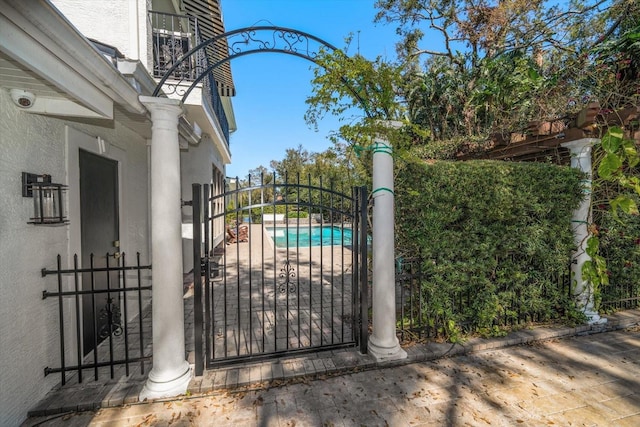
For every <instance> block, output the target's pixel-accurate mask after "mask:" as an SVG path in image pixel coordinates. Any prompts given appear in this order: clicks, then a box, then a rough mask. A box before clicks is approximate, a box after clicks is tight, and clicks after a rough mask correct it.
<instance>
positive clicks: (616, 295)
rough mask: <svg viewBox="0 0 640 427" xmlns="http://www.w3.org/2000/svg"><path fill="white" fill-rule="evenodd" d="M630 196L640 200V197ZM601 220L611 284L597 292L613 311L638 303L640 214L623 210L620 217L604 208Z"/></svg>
mask: <svg viewBox="0 0 640 427" xmlns="http://www.w3.org/2000/svg"><path fill="white" fill-rule="evenodd" d="M630 196H631V197H633V198H634V199H635V201H636V203H638V204H640V198H638V197H637V196H633V195H630ZM597 221H598V232H599V236H598V237H599V239H600V253H601V255H602V256H603V257H604V258H605V259H606V260H607V271H608V274H609V285H607V286H603V287H602V288H601V289H600V295H597V298H599V299H601V302H602V307H601V308H602V310H603V311H605V312H611V311H615V310H618V309H624V308H634V307H637V306H638V301H637V299H634V298H637V297H638V296H640V216H638V215H627V214H620V215H619V219H618V220H616V219H615V218H613V216H612V215H611V213H610V212H608V211H600V212H599V214H598V215H597ZM625 300H626V301H625ZM597 302H600V301H597Z"/></svg>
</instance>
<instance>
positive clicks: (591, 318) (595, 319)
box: [584, 311, 607, 325]
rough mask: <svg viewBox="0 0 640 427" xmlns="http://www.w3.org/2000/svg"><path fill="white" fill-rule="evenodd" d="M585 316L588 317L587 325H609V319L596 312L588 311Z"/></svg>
mask: <svg viewBox="0 0 640 427" xmlns="http://www.w3.org/2000/svg"><path fill="white" fill-rule="evenodd" d="M584 314H585V315H586V316H587V323H588V324H590V325H604V324H605V323H607V319H606V318H605V317H600V315H599V314H598V312H596V311H592V312H589V311H587V312H585V313H584Z"/></svg>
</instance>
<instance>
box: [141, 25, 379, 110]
mask: <svg viewBox="0 0 640 427" xmlns="http://www.w3.org/2000/svg"><path fill="white" fill-rule="evenodd" d="M262 33H267V34H266V36H263V37H261V35H262ZM269 36H270V37H269ZM222 39H226V40H227V46H228V51H227V52H226V56H223V57H222V59H220V60H218V61H217V62H215V63H213V64H209V63H208V62H206V63H207V66H206V67H202V66H201V65H198V62H196V64H197V65H196V67H195V70H196V75H195V79H194V80H193V81H191V84H190V85H189V87H188V88H187V89H186V90H185V92H184V94H183V95H182V102H185V100H186V99H187V97H188V96H189V94H190V93H191V91H192V90H193V88H194V87H196V85H198V83H200V82H201V81H202V79H204V78H205V77H207V76H208V75H210V74H211V72H212V71H213V70H214V69H216V68H217V67H219V66H220V65H222V64H224V63H226V62H229V61H231V60H232V59H234V58H239V57H241V56H245V55H249V54H253V53H267V52H275V53H284V54H287V55H293V56H298V57H300V58H304V59H307V60H309V61H311V62H314V63H315V64H318V65H320V64H319V63H318V61H317V59H316V58H317V56H318V54H319V52H320V49H321V48H322V47H324V48H327V49H329V50H331V51H336V50H338V48H336V47H335V46H333V45H332V44H330V43H328V42H326V41H324V40H322V39H320V38H318V37H316V36H314V35H312V34H308V33H305V32H303V31H298V30H294V29H292V28H285V27H277V26H256V27H245V28H239V29H237V30H233V31H228V32H226V33H223V34H220V35H217V36H215V37H212V38H210V39H208V40H205V41H203V42H201V43H200V44H198V45H197V46H196V47H194V48H193V49H191V50H189V51H188V52H187V53H186V54H184V55H183V56H182V57H181V58H179V59H178V60H177V61H176V62H175V63H174V64H173V65H172V66H171V68H169V69H168V70H167V71H166V72H165V73H164V75H163V77H162V79H160V82H159V83H158V85H157V86H156V88H155V90H154V91H153V96H160V92H161V90H162V87H163V86H164V85H165V84H167V86H170V87H171V86H174V91H175V92H177V90H178V87H179V86H181V83H182V82H183V81H185V80H187V79H186V78H185V77H183V78H182V80H180V81H178V82H175V83H174V82H172V83H171V84H168V83H167V80H168V79H169V78H171V77H172V75H173V74H174V73H176V71H178V70H179V69H180V68H181V67H182V66H183V65H184V64H185V63H189V61H192V60H193V58H198V55H202V54H204V53H205V50H206V49H207V48H212V47H213V46H214V44H215V43H216V42H217V41H219V40H222ZM189 80H191V79H189ZM342 82H343V83H344V85H345V86H346V87H347V89H348V90H349V91H350V92H351V93H352V95H353V96H354V97H355V98H356V99H357V100H358V102H359V103H360V105H361V106H362V109H363V110H364V112H365V114H366V115H367V117H372V115H371V112H370V111H369V108H368V107H367V103H366V101H365V100H364V99H363V98H362V97H361V96H360V95H359V94H358V92H357V91H356V90H355V89H354V88H353V87H351V85H349V83H348V82H347V79H346V78H344V77H342Z"/></svg>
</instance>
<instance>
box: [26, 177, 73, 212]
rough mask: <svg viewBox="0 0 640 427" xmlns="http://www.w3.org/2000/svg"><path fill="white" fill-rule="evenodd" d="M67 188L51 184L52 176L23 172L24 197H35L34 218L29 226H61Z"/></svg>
mask: <svg viewBox="0 0 640 427" xmlns="http://www.w3.org/2000/svg"><path fill="white" fill-rule="evenodd" d="M65 191H67V186H66V185H62V184H55V183H52V182H51V175H37V174H33V173H28V172H22V196H23V197H33V216H32V217H31V218H29V219H30V221H28V224H37V225H61V224H66V223H68V221H67V218H66V217H65V216H64V199H63V194H64V192H65Z"/></svg>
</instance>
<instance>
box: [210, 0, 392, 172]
mask: <svg viewBox="0 0 640 427" xmlns="http://www.w3.org/2000/svg"><path fill="white" fill-rule="evenodd" d="M221 3H222V11H223V16H224V23H225V27H226V30H227V31H231V30H234V29H238V28H243V27H250V26H255V25H276V26H280V27H288V28H293V29H296V30H299V31H302V32H306V33H309V34H312V35H314V36H316V37H318V38H320V39H322V40H325V41H326V42H328V43H330V44H332V45H334V46H336V47H338V48H344V47H345V42H344V39H345V37H346V36H348V35H349V33H354V35H356V34H357V33H358V31H359V32H360V33H359V47H360V53H361V54H362V55H364V56H365V57H367V58H369V59H375V58H376V57H377V56H382V57H386V58H388V59H390V60H392V59H394V58H395V47H394V46H395V43H396V41H397V40H398V36H396V34H395V29H394V28H395V27H393V26H390V25H384V24H377V25H374V24H373V18H374V16H375V13H376V9H374V7H373V4H374V0H222V1H221ZM355 38H357V37H355V36H354V42H353V43H352V44H351V47H350V49H349V52H348V53H349V54H354V53H356V51H357V45H358V43H357V41H356V40H355ZM313 66H314V64H313V63H312V62H310V61H307V60H305V59H302V58H298V57H295V56H291V55H285V54H278V53H259V54H251V55H247V56H244V57H240V58H236V59H234V60H232V61H231V71H232V74H233V79H234V83H235V86H236V91H237V95H236V96H235V97H234V98H233V107H234V112H235V116H236V123H237V125H238V130H237V131H236V132H235V133H233V134H232V135H231V153H232V163H231V164H230V165H228V166H227V175H228V176H239V177H241V178H242V177H244V176H246V174H247V173H248V171H249V169H253V168H255V167H258V166H260V165H263V166H265V167H267V168H268V167H269V162H270V161H271V160H280V159H282V158H283V157H284V154H285V150H286V149H287V148H295V147H297V146H298V145H302V146H303V147H305V148H306V149H307V150H308V151H310V152H319V151H323V150H325V149H327V148H329V147H330V146H331V143H330V141H329V140H328V139H327V135H329V134H330V133H331V132H332V131H336V130H337V129H338V127H339V126H340V122H338V119H337V118H334V117H329V116H327V117H326V118H325V119H324V120H323V121H322V123H321V124H320V127H319V130H318V132H315V131H314V130H312V129H310V128H309V127H308V126H307V125H306V123H305V122H304V113H305V111H306V108H307V107H306V104H305V99H306V98H307V97H308V96H309V95H310V94H311V79H312V77H313V72H312V68H313Z"/></svg>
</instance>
